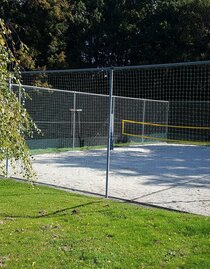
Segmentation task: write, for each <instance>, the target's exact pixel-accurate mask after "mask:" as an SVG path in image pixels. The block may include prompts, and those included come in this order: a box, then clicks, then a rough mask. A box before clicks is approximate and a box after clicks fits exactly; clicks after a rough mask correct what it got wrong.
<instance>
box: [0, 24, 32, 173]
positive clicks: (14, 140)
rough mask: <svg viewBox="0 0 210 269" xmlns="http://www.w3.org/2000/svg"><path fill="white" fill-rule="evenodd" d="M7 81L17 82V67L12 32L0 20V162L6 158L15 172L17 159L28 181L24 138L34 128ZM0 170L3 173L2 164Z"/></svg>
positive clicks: (30, 168) (27, 151)
mask: <svg viewBox="0 0 210 269" xmlns="http://www.w3.org/2000/svg"><path fill="white" fill-rule="evenodd" d="M23 47H24V46H23ZM9 82H13V83H18V84H19V83H20V67H19V61H18V60H17V59H16V55H15V44H14V42H13V40H12V32H11V30H10V29H9V28H8V27H6V25H5V23H4V21H3V20H0V163H1V164H2V163H3V162H4V160H5V159H6V158H7V159H9V160H10V162H11V164H12V166H13V168H14V169H15V165H16V161H17V160H20V163H21V167H20V169H21V173H22V174H23V176H24V177H26V178H31V177H32V176H33V175H34V173H33V169H32V165H31V158H30V152H29V149H28V147H27V145H26V141H25V138H26V137H27V136H32V135H33V131H34V130H36V129H37V128H36V126H35V124H34V123H33V122H32V120H31V118H30V116H29V115H28V113H27V112H26V110H25V108H24V107H23V106H22V105H21V104H20V102H19V100H18V98H17V97H16V95H15V93H14V92H13V91H11V90H10V89H9ZM23 93H24V92H23ZM0 170H1V172H2V171H3V172H4V173H5V169H4V165H1V167H0Z"/></svg>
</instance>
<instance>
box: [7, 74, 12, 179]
mask: <svg viewBox="0 0 210 269" xmlns="http://www.w3.org/2000/svg"><path fill="white" fill-rule="evenodd" d="M8 89H9V91H11V90H12V81H11V78H9V82H8ZM8 176H9V159H8V157H7V158H6V177H7V178H8Z"/></svg>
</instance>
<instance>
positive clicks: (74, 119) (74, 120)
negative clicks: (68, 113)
mask: <svg viewBox="0 0 210 269" xmlns="http://www.w3.org/2000/svg"><path fill="white" fill-rule="evenodd" d="M75 131H76V92H74V108H73V135H72V136H73V145H72V148H73V150H74V148H75Z"/></svg>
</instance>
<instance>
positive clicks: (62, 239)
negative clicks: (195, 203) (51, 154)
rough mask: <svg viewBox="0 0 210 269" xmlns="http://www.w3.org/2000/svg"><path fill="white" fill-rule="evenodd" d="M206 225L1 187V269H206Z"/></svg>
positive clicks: (209, 237) (197, 219) (45, 191)
mask: <svg viewBox="0 0 210 269" xmlns="http://www.w3.org/2000/svg"><path fill="white" fill-rule="evenodd" d="M209 233H210V218H207V217H201V216H195V215H189V214H181V213H174V212H167V211H164V210H156V209H146V208H142V207H139V206H136V205H128V204H125V203H120V202H113V201H110V200H105V199H100V198H93V197H88V196H82V195H77V194H72V193H68V192H64V191H59V190H54V189H52V188H47V187H36V186H35V187H33V186H31V185H30V184H25V183H20V182H15V181H12V180H2V179H1V180H0V268H7V269H13V268H17V269H20V268H24V269H27V268H38V269H48V268H62V269H65V268H66V269H67V268H68V269H69V268H70V269H71V268H72V269H74V268H82V269H83V268H115V269H120V268H126V269H132V268H138V269H140V268H145V269H146V268H173V269H174V268H184V269H187V268H189V269H192V268H201V269H205V268H206V269H209V268H210V258H209V257H210V234H209Z"/></svg>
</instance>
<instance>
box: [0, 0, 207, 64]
mask: <svg viewBox="0 0 210 269" xmlns="http://www.w3.org/2000/svg"><path fill="white" fill-rule="evenodd" d="M0 17H2V18H4V19H5V20H7V21H10V24H11V25H13V27H14V28H15V29H16V31H17V32H18V34H19V36H20V38H21V40H23V41H24V43H26V44H27V45H28V47H29V48H30V57H31V58H30V57H24V59H23V60H21V64H22V65H23V67H24V68H26V69H33V68H35V67H41V68H44V67H47V68H48V69H49V68H51V69H52V68H56V69H58V68H66V67H80V68H81V67H91V66H97V67H100V66H110V65H136V64H146V63H164V62H178V61H194V60H207V59H209V57H210V43H209V37H210V36H209V35H210V34H209V33H210V21H209V17H210V1H209V0H205V1H203V0H179V1H177V0H168V1H167V0H164V1H162V0H142V1H134V0H117V1H113V0H97V1H96V0H80V1H78V0H72V1H68V0H27V1H26V0H21V1H20V0H7V1H3V3H2V4H1V7H0ZM33 59H35V61H33Z"/></svg>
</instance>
